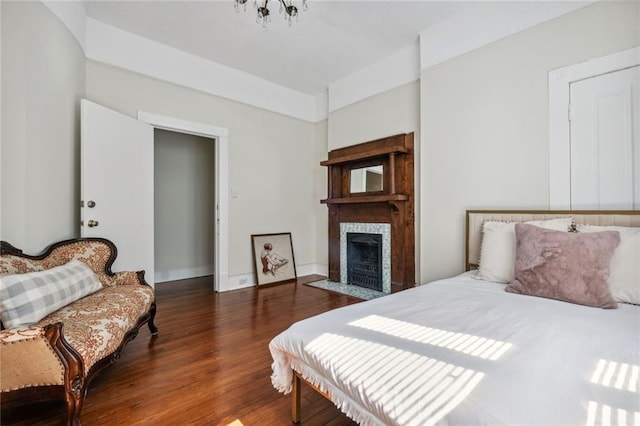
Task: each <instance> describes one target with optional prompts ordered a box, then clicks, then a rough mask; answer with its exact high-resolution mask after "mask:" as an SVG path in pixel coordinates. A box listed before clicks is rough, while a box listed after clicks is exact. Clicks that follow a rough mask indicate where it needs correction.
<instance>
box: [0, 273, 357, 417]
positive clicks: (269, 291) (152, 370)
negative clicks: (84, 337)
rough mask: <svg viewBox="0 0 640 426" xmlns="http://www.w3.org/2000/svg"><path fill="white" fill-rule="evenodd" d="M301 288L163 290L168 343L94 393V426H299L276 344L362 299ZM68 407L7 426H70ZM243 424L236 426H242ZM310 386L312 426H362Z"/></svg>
mask: <svg viewBox="0 0 640 426" xmlns="http://www.w3.org/2000/svg"><path fill="white" fill-rule="evenodd" d="M319 278H322V277H319V276H310V277H303V278H299V279H298V282H297V283H287V284H281V285H277V286H273V287H267V288H260V289H256V288H248V289H241V290H235V291H230V292H225V293H214V292H213V291H212V290H211V278H210V277H204V278H195V279H190V280H182V281H174V282H170V283H161V284H157V285H156V301H157V305H158V313H157V316H156V325H157V326H158V329H159V333H158V336H156V337H155V338H153V337H151V335H150V334H149V330H148V328H146V327H145V328H143V329H141V330H140V333H139V334H138V336H137V337H136V338H135V339H134V340H133V341H131V342H130V343H129V344H128V345H127V347H125V349H124V351H123V354H122V358H121V359H120V360H119V361H118V362H117V363H116V364H114V365H112V366H111V367H109V368H107V369H105V370H103V371H102V372H101V373H100V374H98V376H97V377H96V378H95V379H94V381H93V382H92V383H91V385H90V389H89V392H88V395H87V398H86V400H85V405H84V408H83V410H82V420H83V423H84V425H85V426H92V425H101V426H102V425H224V426H226V425H230V424H232V425H233V426H241V425H244V426H253V425H260V426H263V425H290V424H291V417H290V415H291V397H290V395H286V396H285V395H282V394H280V393H278V392H277V391H276V390H275V389H274V388H273V387H272V386H271V381H270V375H271V361H272V360H271V355H270V354H269V349H268V344H269V341H270V340H271V339H272V338H273V337H274V336H275V335H276V334H278V333H279V332H281V331H282V330H284V329H286V328H287V327H288V326H289V325H291V324H292V323H294V322H295V321H298V320H300V319H303V318H307V317H310V316H313V315H316V314H319V313H322V312H325V311H327V310H330V309H333V308H337V307H340V306H345V305H349V304H352V303H357V302H359V300H358V299H355V298H352V297H349V296H344V295H341V294H337V293H330V292H328V291H325V290H321V289H317V288H313V287H309V286H306V285H302V284H303V283H304V282H309V281H313V280H315V279H319ZM64 414H65V407H64V404H63V403H57V402H56V403H42V404H33V405H29V406H25V407H20V408H18V409H11V410H6V409H5V410H3V411H2V417H1V419H0V421H1V423H2V425H12V424H15V425H47V426H49V425H62V424H64V421H65V415H64ZM234 422H235V423H234ZM354 424H355V423H353V422H352V421H350V420H349V419H348V418H347V417H346V416H344V415H343V414H341V413H340V412H339V411H338V409H336V408H335V407H334V406H333V404H331V403H330V402H329V401H327V400H325V399H324V398H323V397H322V396H320V395H319V394H317V393H315V392H313V391H312V390H311V389H309V388H308V387H307V386H303V391H302V425H331V426H339V425H354Z"/></svg>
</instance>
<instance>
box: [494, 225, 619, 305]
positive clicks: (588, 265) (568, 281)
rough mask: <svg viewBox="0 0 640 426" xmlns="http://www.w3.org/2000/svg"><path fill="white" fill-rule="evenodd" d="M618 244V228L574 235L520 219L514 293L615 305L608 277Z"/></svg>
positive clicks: (508, 287)
mask: <svg viewBox="0 0 640 426" xmlns="http://www.w3.org/2000/svg"><path fill="white" fill-rule="evenodd" d="M618 244H620V234H619V233H618V232H616V231H605V232H594V233H590V234H576V233H570V232H560V231H554V230H550V229H544V228H539V227H537V226H532V225H527V224H524V223H518V224H516V263H515V271H514V272H515V274H514V275H515V279H514V280H513V281H512V282H511V283H510V284H509V285H508V286H507V288H506V290H507V291H508V292H510V293H518V294H528V295H531V296H540V297H547V298H550V299H558V300H562V301H565V302H571V303H578V304H581V305H587V306H595V307H599V308H617V307H618V303H617V302H616V301H615V300H614V299H613V297H612V296H611V292H610V291H609V286H608V284H607V278H608V277H609V261H610V260H611V257H612V256H613V252H614V251H615V249H616V247H618Z"/></svg>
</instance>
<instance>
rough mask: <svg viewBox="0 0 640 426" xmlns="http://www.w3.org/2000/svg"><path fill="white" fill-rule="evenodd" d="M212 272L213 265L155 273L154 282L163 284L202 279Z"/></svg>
mask: <svg viewBox="0 0 640 426" xmlns="http://www.w3.org/2000/svg"><path fill="white" fill-rule="evenodd" d="M213 271H214V268H213V265H202V266H195V267H192V268H179V269H169V270H166V271H155V282H156V283H163V282H167V281H177V280H184V279H187V278H196V277H204V276H207V275H213Z"/></svg>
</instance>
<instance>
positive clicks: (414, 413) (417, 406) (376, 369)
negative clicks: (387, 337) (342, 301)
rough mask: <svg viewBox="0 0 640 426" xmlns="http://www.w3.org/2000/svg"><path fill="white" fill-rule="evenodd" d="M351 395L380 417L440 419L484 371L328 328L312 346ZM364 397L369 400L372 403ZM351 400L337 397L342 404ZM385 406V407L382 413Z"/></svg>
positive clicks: (424, 421) (312, 353) (427, 421)
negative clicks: (346, 335) (341, 399)
mask: <svg viewBox="0 0 640 426" xmlns="http://www.w3.org/2000/svg"><path fill="white" fill-rule="evenodd" d="M305 352H307V353H308V354H309V355H310V356H311V357H313V359H314V360H316V361H317V362H318V363H319V364H321V365H322V370H325V371H329V372H330V376H331V377H332V378H333V379H334V380H335V382H337V383H340V384H341V386H340V387H344V388H348V389H349V391H347V392H345V393H346V394H348V395H358V396H360V398H361V401H360V402H359V403H361V404H365V405H367V409H368V410H370V411H371V412H373V413H376V415H378V416H381V417H380V418H386V417H391V418H395V419H397V420H398V422H399V423H401V424H420V425H429V424H433V423H437V422H438V421H439V420H441V419H442V418H443V417H444V416H446V415H447V414H448V413H450V412H451V411H452V410H453V409H454V408H455V407H456V406H458V404H460V403H461V402H462V401H463V400H464V399H465V398H466V397H467V396H468V395H469V394H470V393H471V392H472V391H473V389H474V388H475V387H476V386H477V385H478V383H480V381H481V380H482V378H483V377H484V374H483V373H480V372H477V371H474V370H472V369H469V368H464V367H461V366H457V365H454V364H451V363H448V362H445V361H441V360H438V359H434V358H429V357H426V356H423V355H419V354H416V353H413V352H409V351H406V350H402V349H399V348H396V347H393V346H388V345H383V344H380V343H376V342H371V341H367V340H362V339H356V338H353V337H345V336H340V335H336V334H331V333H325V334H322V335H321V336H319V337H317V338H316V339H314V340H313V341H311V342H310V343H309V344H308V345H307V346H306V347H305ZM363 401H367V402H366V403H365V402H363ZM344 402H345V401H335V400H334V403H336V404H337V405H338V406H340V405H341V403H344ZM380 407H385V410H384V411H385V412H384V413H381V412H380V411H379V410H380Z"/></svg>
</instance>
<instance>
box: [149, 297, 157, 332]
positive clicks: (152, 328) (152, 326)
mask: <svg viewBox="0 0 640 426" xmlns="http://www.w3.org/2000/svg"><path fill="white" fill-rule="evenodd" d="M149 314H150V317H149V321H148V322H147V325H148V326H149V331H151V335H152V336H155V335H157V334H158V327H156V325H155V323H154V322H153V320H154V319H155V318H156V302H153V304H152V305H151V309H149Z"/></svg>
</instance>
